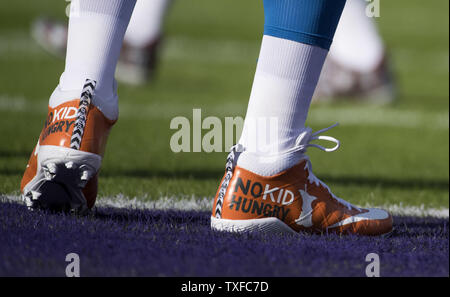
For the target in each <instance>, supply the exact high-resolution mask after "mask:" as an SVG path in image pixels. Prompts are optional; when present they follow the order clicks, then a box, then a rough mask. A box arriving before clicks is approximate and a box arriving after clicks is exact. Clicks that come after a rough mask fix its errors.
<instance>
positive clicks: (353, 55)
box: [329, 0, 384, 73]
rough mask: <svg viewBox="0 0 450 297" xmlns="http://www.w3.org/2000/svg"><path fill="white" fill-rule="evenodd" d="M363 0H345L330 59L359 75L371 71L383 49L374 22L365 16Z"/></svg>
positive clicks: (379, 59) (380, 56)
mask: <svg viewBox="0 0 450 297" xmlns="http://www.w3.org/2000/svg"><path fill="white" fill-rule="evenodd" d="M366 4H367V2H365V1H364V0H347V2H346V4H345V7H344V11H343V12H342V16H341V19H340V22H339V24H338V26H337V29H336V33H335V35H334V40H333V44H332V45H331V48H330V54H329V57H330V58H333V59H334V60H335V61H336V62H338V63H340V64H341V65H343V66H346V67H348V68H350V69H352V70H354V71H358V72H363V73H364V72H370V71H373V70H374V69H375V68H376V67H377V66H378V65H379V63H380V62H381V60H382V58H383V52H384V46H383V42H382V40H381V37H380V35H379V34H378V31H377V28H376V25H375V22H374V21H373V19H372V18H370V17H367V16H366V13H365V9H366Z"/></svg>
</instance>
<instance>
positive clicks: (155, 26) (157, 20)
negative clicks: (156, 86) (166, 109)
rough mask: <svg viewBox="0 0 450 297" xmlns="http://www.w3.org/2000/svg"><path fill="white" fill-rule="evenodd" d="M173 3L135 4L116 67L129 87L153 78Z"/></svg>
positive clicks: (141, 0) (166, 0)
mask: <svg viewBox="0 0 450 297" xmlns="http://www.w3.org/2000/svg"><path fill="white" fill-rule="evenodd" d="M170 2H171V0H151V1H147V0H138V1H137V2H136V7H135V9H134V12H133V15H132V16H131V20H130V24H129V25H128V29H127V31H126V33H125V38H124V43H123V48H122V53H121V56H120V59H119V63H118V65H117V72H116V76H117V79H118V80H120V81H122V82H126V83H129V84H143V83H146V82H148V81H149V80H150V79H151V78H152V77H153V75H154V73H155V71H156V66H157V65H156V64H157V62H158V60H157V59H158V53H159V48H160V46H161V40H162V35H163V25H164V19H165V16H166V14H167V10H168V7H169V5H170Z"/></svg>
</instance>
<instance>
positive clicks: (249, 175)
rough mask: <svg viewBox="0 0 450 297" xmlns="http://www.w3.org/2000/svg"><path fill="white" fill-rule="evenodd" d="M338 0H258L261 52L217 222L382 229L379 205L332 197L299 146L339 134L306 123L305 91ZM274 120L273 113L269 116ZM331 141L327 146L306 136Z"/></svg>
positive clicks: (328, 37) (218, 225) (387, 222)
mask: <svg viewBox="0 0 450 297" xmlns="http://www.w3.org/2000/svg"><path fill="white" fill-rule="evenodd" d="M344 3H345V1H344V0H341V1H338V0H303V1H298V0H265V1H264V12H265V25H264V37H263V41H262V45H261V52H260V55H259V59H258V65H257V69H256V73H255V77H254V82H253V87H252V91H251V95H250V101H249V105H248V110H247V115H246V119H245V122H244V130H243V133H242V137H241V139H240V141H239V144H238V145H236V146H235V147H233V148H232V151H231V153H230V154H229V156H228V159H227V165H226V172H225V176H224V178H223V179H222V182H221V184H220V186H219V189H218V191H217V194H216V198H215V201H214V206H213V211H212V217H211V226H212V228H213V229H216V230H226V231H251V230H255V229H259V230H266V231H277V232H280V231H286V232H292V231H297V232H298V231H318V232H328V231H330V232H338V233H357V234H371V235H376V234H382V233H386V232H389V231H390V230H391V227H392V218H391V216H390V215H389V214H388V213H387V212H385V211H382V210H377V209H361V208H358V207H355V206H353V205H351V204H350V203H348V202H346V201H344V200H342V199H340V198H338V197H337V196H335V195H334V194H332V193H331V191H330V190H329V188H328V187H327V186H326V185H325V184H324V183H323V182H321V181H320V180H319V179H318V178H317V177H315V176H314V174H313V173H312V171H311V163H310V161H309V159H308V157H307V156H306V154H305V153H306V149H307V148H308V147H311V146H315V147H317V148H320V149H322V150H325V151H333V150H335V149H337V148H338V146H339V142H338V141H337V140H336V139H334V138H332V137H327V136H320V135H318V134H320V133H321V132H323V131H326V130H327V129H324V130H321V131H319V132H316V133H312V131H311V129H310V128H305V120H306V116H307V113H308V109H309V105H310V101H311V97H312V95H313V92H314V89H315V87H316V84H317V81H318V79H319V75H320V70H321V68H322V65H323V63H324V60H325V57H326V55H327V51H328V49H329V47H330V44H331V41H332V38H333V34H334V31H335V29H336V26H337V23H338V21H339V17H340V14H341V11H342V8H343V6H344ZM273 119H274V120H275V122H274V121H272V120H273ZM315 139H323V140H329V141H332V142H335V143H336V146H335V147H333V148H331V149H326V148H324V147H322V146H318V145H316V144H313V143H311V142H312V141H313V140H315Z"/></svg>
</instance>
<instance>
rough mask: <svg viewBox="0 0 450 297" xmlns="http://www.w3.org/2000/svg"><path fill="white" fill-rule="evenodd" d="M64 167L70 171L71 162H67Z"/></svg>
mask: <svg viewBox="0 0 450 297" xmlns="http://www.w3.org/2000/svg"><path fill="white" fill-rule="evenodd" d="M65 165H66V168H67V169H71V168H72V167H73V162H72V161H70V162H67V163H66V164H65Z"/></svg>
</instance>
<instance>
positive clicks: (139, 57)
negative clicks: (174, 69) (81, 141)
mask: <svg viewBox="0 0 450 297" xmlns="http://www.w3.org/2000/svg"><path fill="white" fill-rule="evenodd" d="M170 2H171V1H170V0H151V1H146V0H140V1H137V2H136V6H135V9H134V10H133V14H132V17H131V20H130V23H129V25H128V28H127V31H126V33H125V37H124V41H123V45H122V50H121V52H120V58H119V61H118V63H117V70H116V79H117V80H119V81H121V82H123V83H128V84H132V85H139V84H144V83H147V82H148V81H150V80H151V79H152V78H153V76H154V74H155V70H156V64H157V57H158V49H159V48H160V44H161V39H162V29H163V28H162V27H163V23H164V17H165V15H166V12H167V8H168V7H169V4H170ZM31 33H32V36H33V38H34V39H35V41H36V42H37V43H38V44H39V45H40V46H41V47H43V48H44V49H45V50H46V51H48V52H49V53H51V54H53V55H56V56H58V57H60V58H64V57H65V54H66V47H67V22H64V21H59V20H55V19H51V18H47V17H40V18H38V19H36V20H35V21H34V22H33V24H32V28H31Z"/></svg>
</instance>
